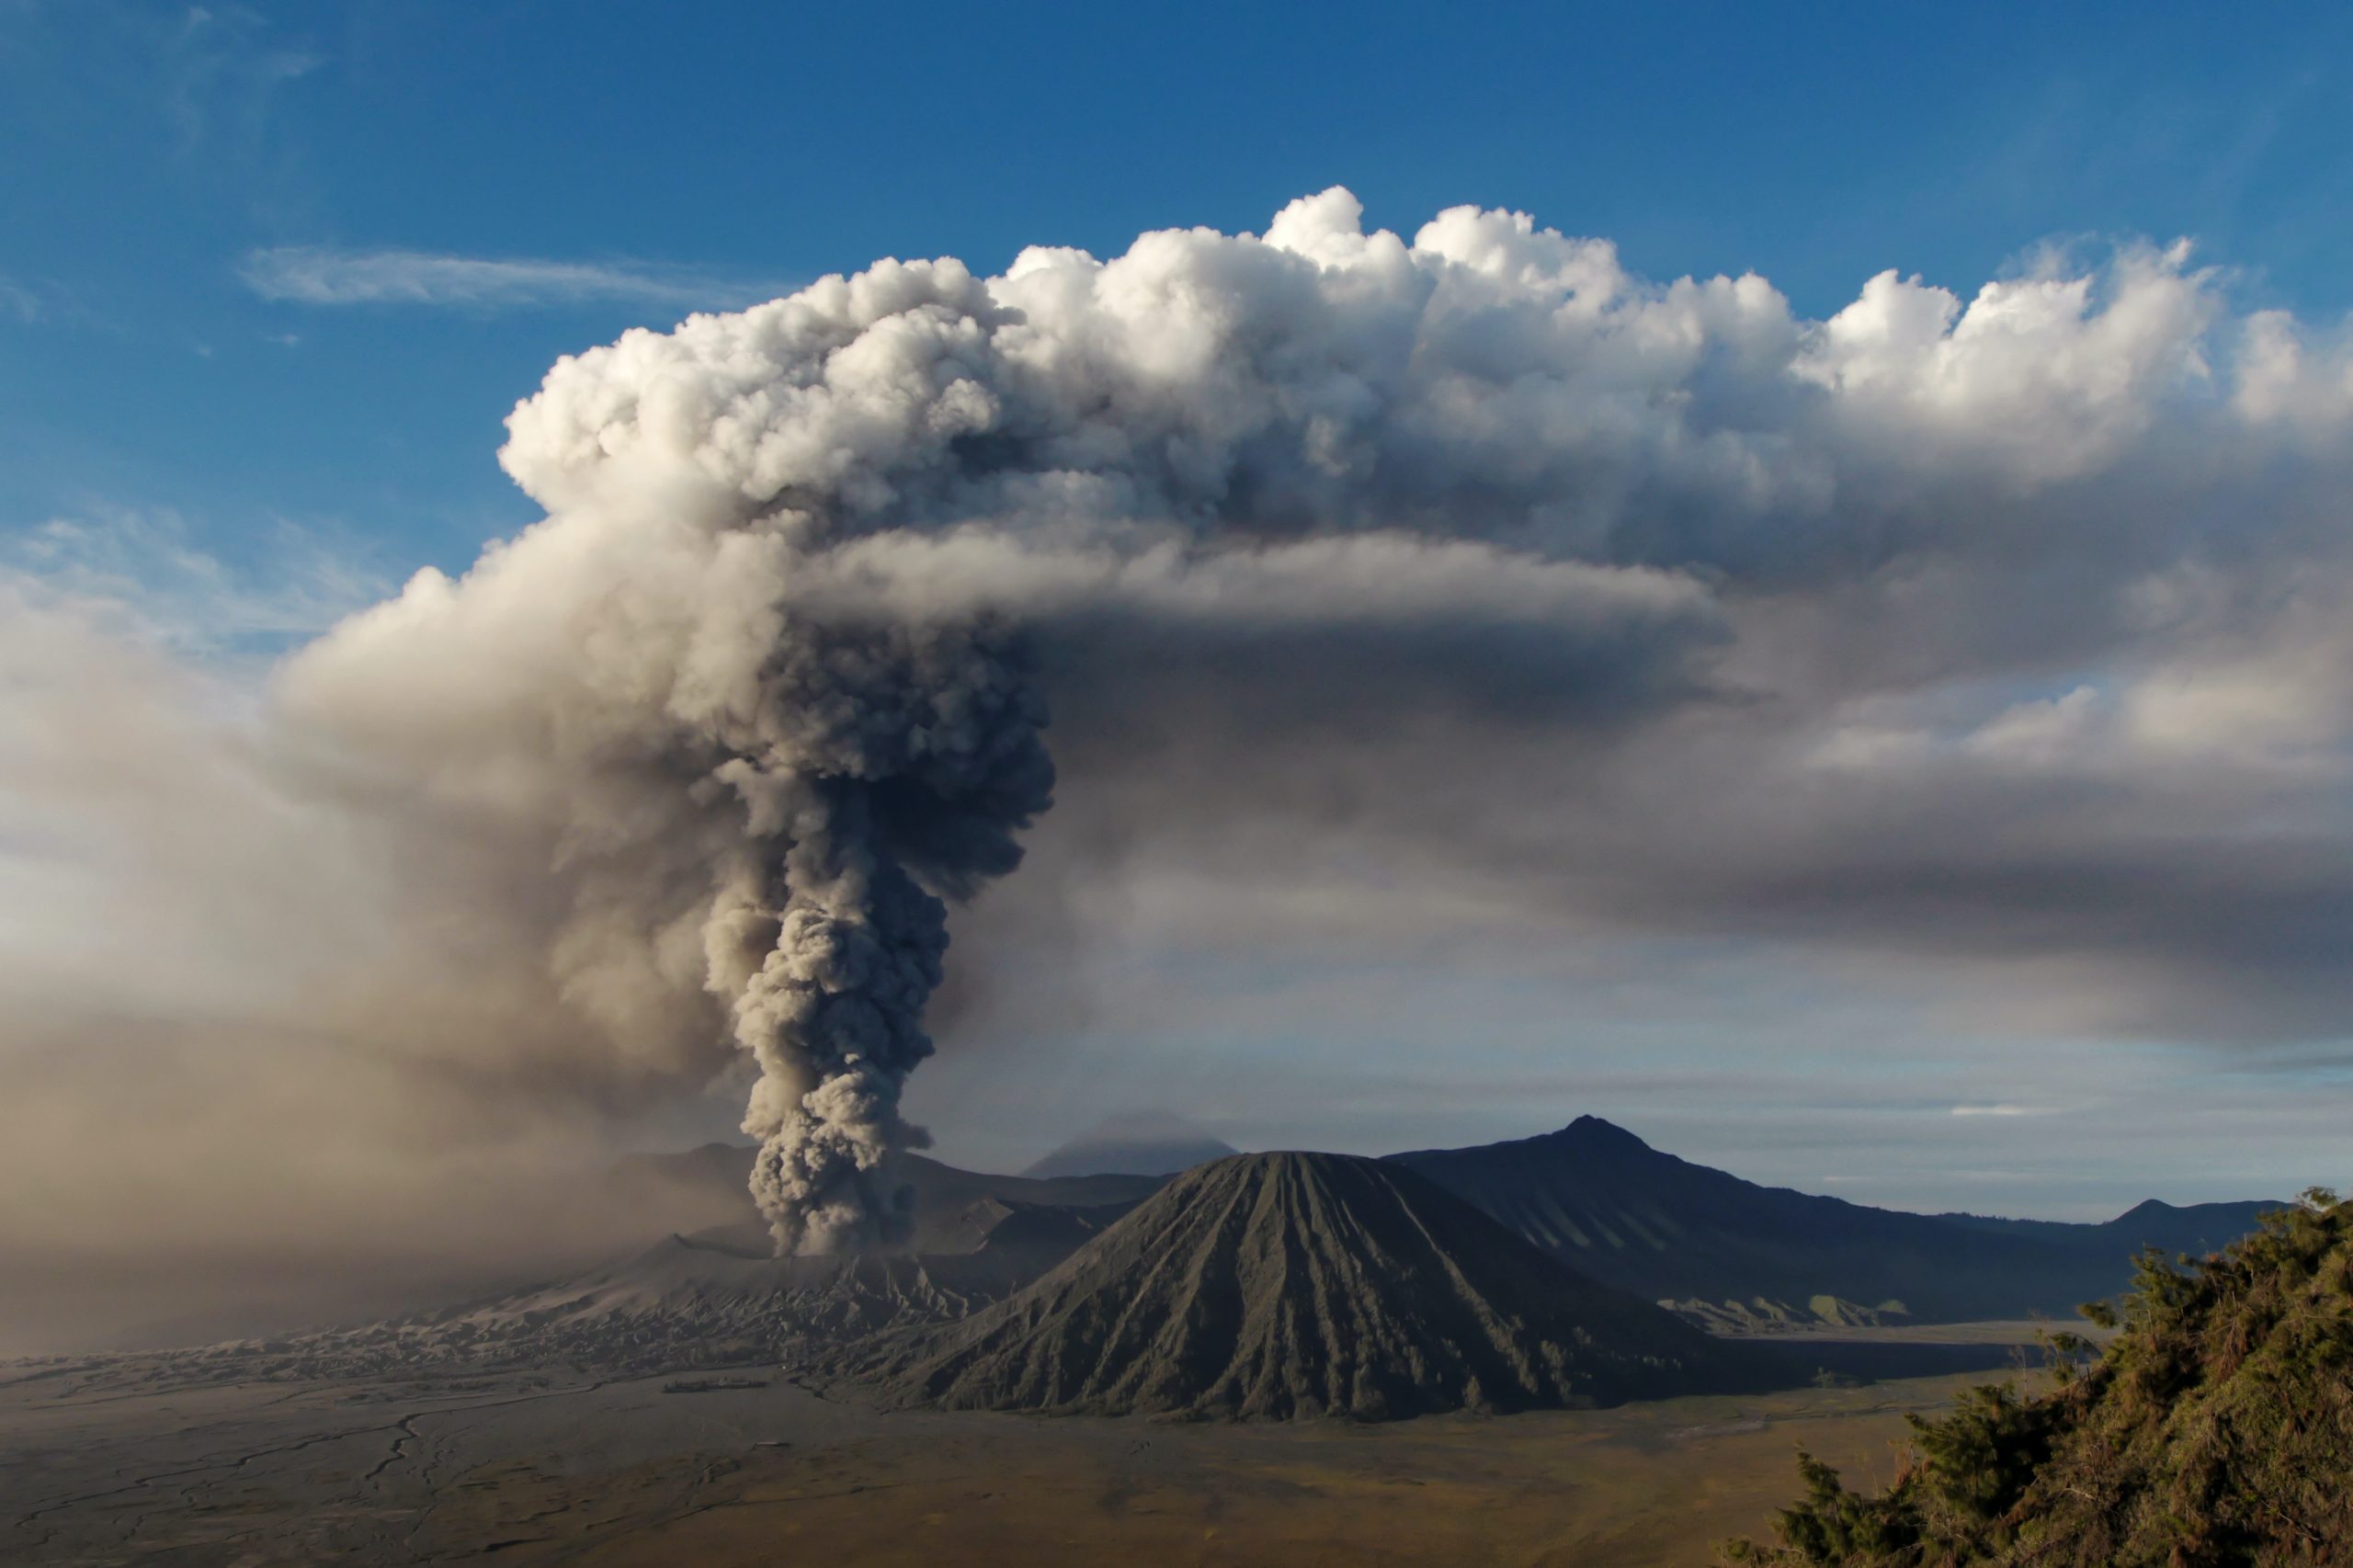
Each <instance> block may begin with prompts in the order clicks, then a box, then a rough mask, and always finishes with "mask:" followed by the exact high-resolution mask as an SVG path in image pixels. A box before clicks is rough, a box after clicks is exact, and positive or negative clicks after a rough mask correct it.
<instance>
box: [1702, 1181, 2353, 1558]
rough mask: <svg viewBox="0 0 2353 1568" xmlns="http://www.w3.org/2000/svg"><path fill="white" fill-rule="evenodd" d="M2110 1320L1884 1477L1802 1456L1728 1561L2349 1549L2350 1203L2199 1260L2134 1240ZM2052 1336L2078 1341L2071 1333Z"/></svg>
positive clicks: (2352, 1522)
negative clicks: (1885, 1482) (1861, 1475)
mask: <svg viewBox="0 0 2353 1568" xmlns="http://www.w3.org/2000/svg"><path fill="white" fill-rule="evenodd" d="M2085 1311H2086V1315H2087V1316H2090V1317H2092V1318H2093V1319H2094V1320H2095V1321H2098V1322H2102V1323H2105V1324H2110V1325H2112V1326H2117V1327H2119V1328H2120V1333H2119V1334H2118V1335H2117V1337H2116V1338H2115V1339H2114V1340H2113V1341H2111V1342H2110V1343H2109V1346H2108V1347H2107V1349H2106V1350H2105V1351H2104V1352H2102V1353H2101V1354H2100V1355H2099V1357H2098V1358H2097V1360H2094V1361H2091V1362H2089V1363H2088V1364H2087V1365H2076V1364H2070V1363H2063V1364H2062V1365H2061V1366H2060V1367H2059V1368H2058V1369H2057V1370H2056V1372H2055V1373H2054V1374H2053V1375H2054V1377H2055V1379H2056V1383H2055V1386H2053V1387H2052V1388H2050V1389H2048V1390H2046V1391H2044V1392H2040V1393H2039V1394H2034V1393H2021V1392H2018V1391H2017V1390H2016V1389H2014V1388H2011V1387H2006V1386H1989V1387H1984V1388H1980V1389H1976V1390H1973V1391H1972V1392H1971V1393H1970V1394H1969V1395H1968V1396H1967V1397H1966V1398H1964V1399H1963V1400H1962V1401H1961V1404H1960V1406H1959V1408H1957V1409H1955V1410H1954V1411H1952V1412H1951V1413H1950V1414H1949V1415H1944V1416H1941V1417H1938V1418H1934V1419H1921V1418H1918V1417H1915V1418H1914V1420H1913V1426H1914V1428H1915V1434H1914V1440H1913V1442H1912V1443H1911V1445H1910V1446H1909V1448H1908V1450H1907V1452H1906V1454H1905V1457H1904V1464H1903V1467H1902V1469H1901V1470H1900V1471H1899V1472H1898V1474H1897V1476H1896V1479H1895V1481H1894V1482H1893V1484H1892V1485H1891V1486H1889V1488H1888V1489H1887V1490H1886V1491H1885V1492H1883V1493H1880V1494H1859V1493H1855V1492H1850V1491H1848V1490H1847V1489H1846V1487H1845V1486H1844V1485H1842V1484H1841V1483H1840V1481H1839V1477H1838V1474H1837V1472H1836V1471H1834V1470H1832V1469H1830V1468H1829V1467H1828V1466H1826V1465H1824V1464H1822V1463H1820V1462H1819V1461H1817V1460H1814V1459H1813V1458H1812V1457H1811V1456H1809V1455H1805V1454H1801V1455H1800V1456H1799V1470H1800V1473H1801V1475H1802V1477H1803V1480H1804V1483H1805V1486H1806V1495H1805V1497H1804V1498H1803V1500H1802V1501H1801V1502H1799V1503H1798V1504H1797V1505H1796V1506H1793V1507H1790V1508H1789V1509H1787V1510H1785V1511H1783V1512H1782V1513H1781V1514H1780V1515H1779V1517H1777V1518H1776V1520H1775V1521H1774V1534H1775V1536H1776V1538H1777V1540H1776V1542H1775V1543H1773V1544H1769V1545H1768V1544H1763V1543H1759V1542H1756V1541H1753V1540H1740V1541H1734V1542H1731V1543H1729V1544H1728V1545H1727V1546H1726V1547H1725V1549H1724V1560H1725V1561H1726V1562H1735V1563H1748V1564H1786V1565H1794V1564H1804V1565H1808V1568H1966V1565H1975V1564H2004V1565H2007V1564H2029V1563H2032V1564H2037V1565H2049V1568H2142V1565H2144V1564H2145V1565H2164V1568H2220V1565H2223V1564H2237V1563H2262V1564H2310V1565H2320V1564H2339V1563H2353V1484H2348V1477H2353V1202H2347V1203H2340V1202H2338V1201H2337V1199H2336V1197H2335V1195H2333V1194H2331V1193H2327V1192H2325V1191H2321V1190H2318V1189H2315V1190H2314V1191H2313V1192H2310V1193H2307V1194H2306V1195H2305V1198H2304V1202H2303V1204H2302V1207H2300V1208H2295V1209H2290V1210H2284V1211H2281V1212H2278V1213H2274V1214H2270V1215H2268V1216H2266V1217H2265V1219H2264V1221H2263V1228H2262V1229H2261V1230H2259V1231H2257V1232H2256V1233H2255V1234H2253V1235H2251V1236H2249V1237H2247V1238H2245V1240H2243V1241H2241V1242H2239V1243H2237V1244H2234V1245H2233V1246H2231V1247H2229V1248H2227V1249H2225V1250H2224V1251H2222V1252H2221V1253H2219V1254H2217V1255H2215V1256H2211V1257H2209V1258H2207V1259H2205V1260H2204V1261H2202V1262H2189V1261H2188V1260H2186V1259H2185V1260H2182V1261H2181V1262H2179V1263H2177V1264H2170V1263H2168V1262H2167V1261H2166V1260H2165V1257H2164V1256H2162V1255H2161V1254H2158V1253H2155V1252H2154V1251H2151V1252H2149V1253H2146V1254H2143V1257H2142V1261H2141V1268H2140V1273H2139V1277H2138V1278H2137V1279H2136V1281H2135V1283H2134V1287H2133V1289H2132V1290H2131V1292H2129V1293H2128V1294H2127V1296H2126V1297H2125V1298H2124V1301H2123V1305H2122V1307H2121V1309H2120V1311H2119V1310H2117V1309H2111V1308H2108V1307H2105V1306H2101V1305H2095V1306H2093V1307H2088V1308H2086V1309H2085ZM2061 1339H2062V1347H2063V1348H2065V1349H2070V1350H2074V1351H2077V1352H2081V1351H2082V1350H2084V1349H2085V1348H2086V1346H2084V1344H2083V1342H2082V1341H2081V1340H2080V1339H2079V1338H2077V1337H2075V1336H2072V1335H2065V1336H2061Z"/></svg>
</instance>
